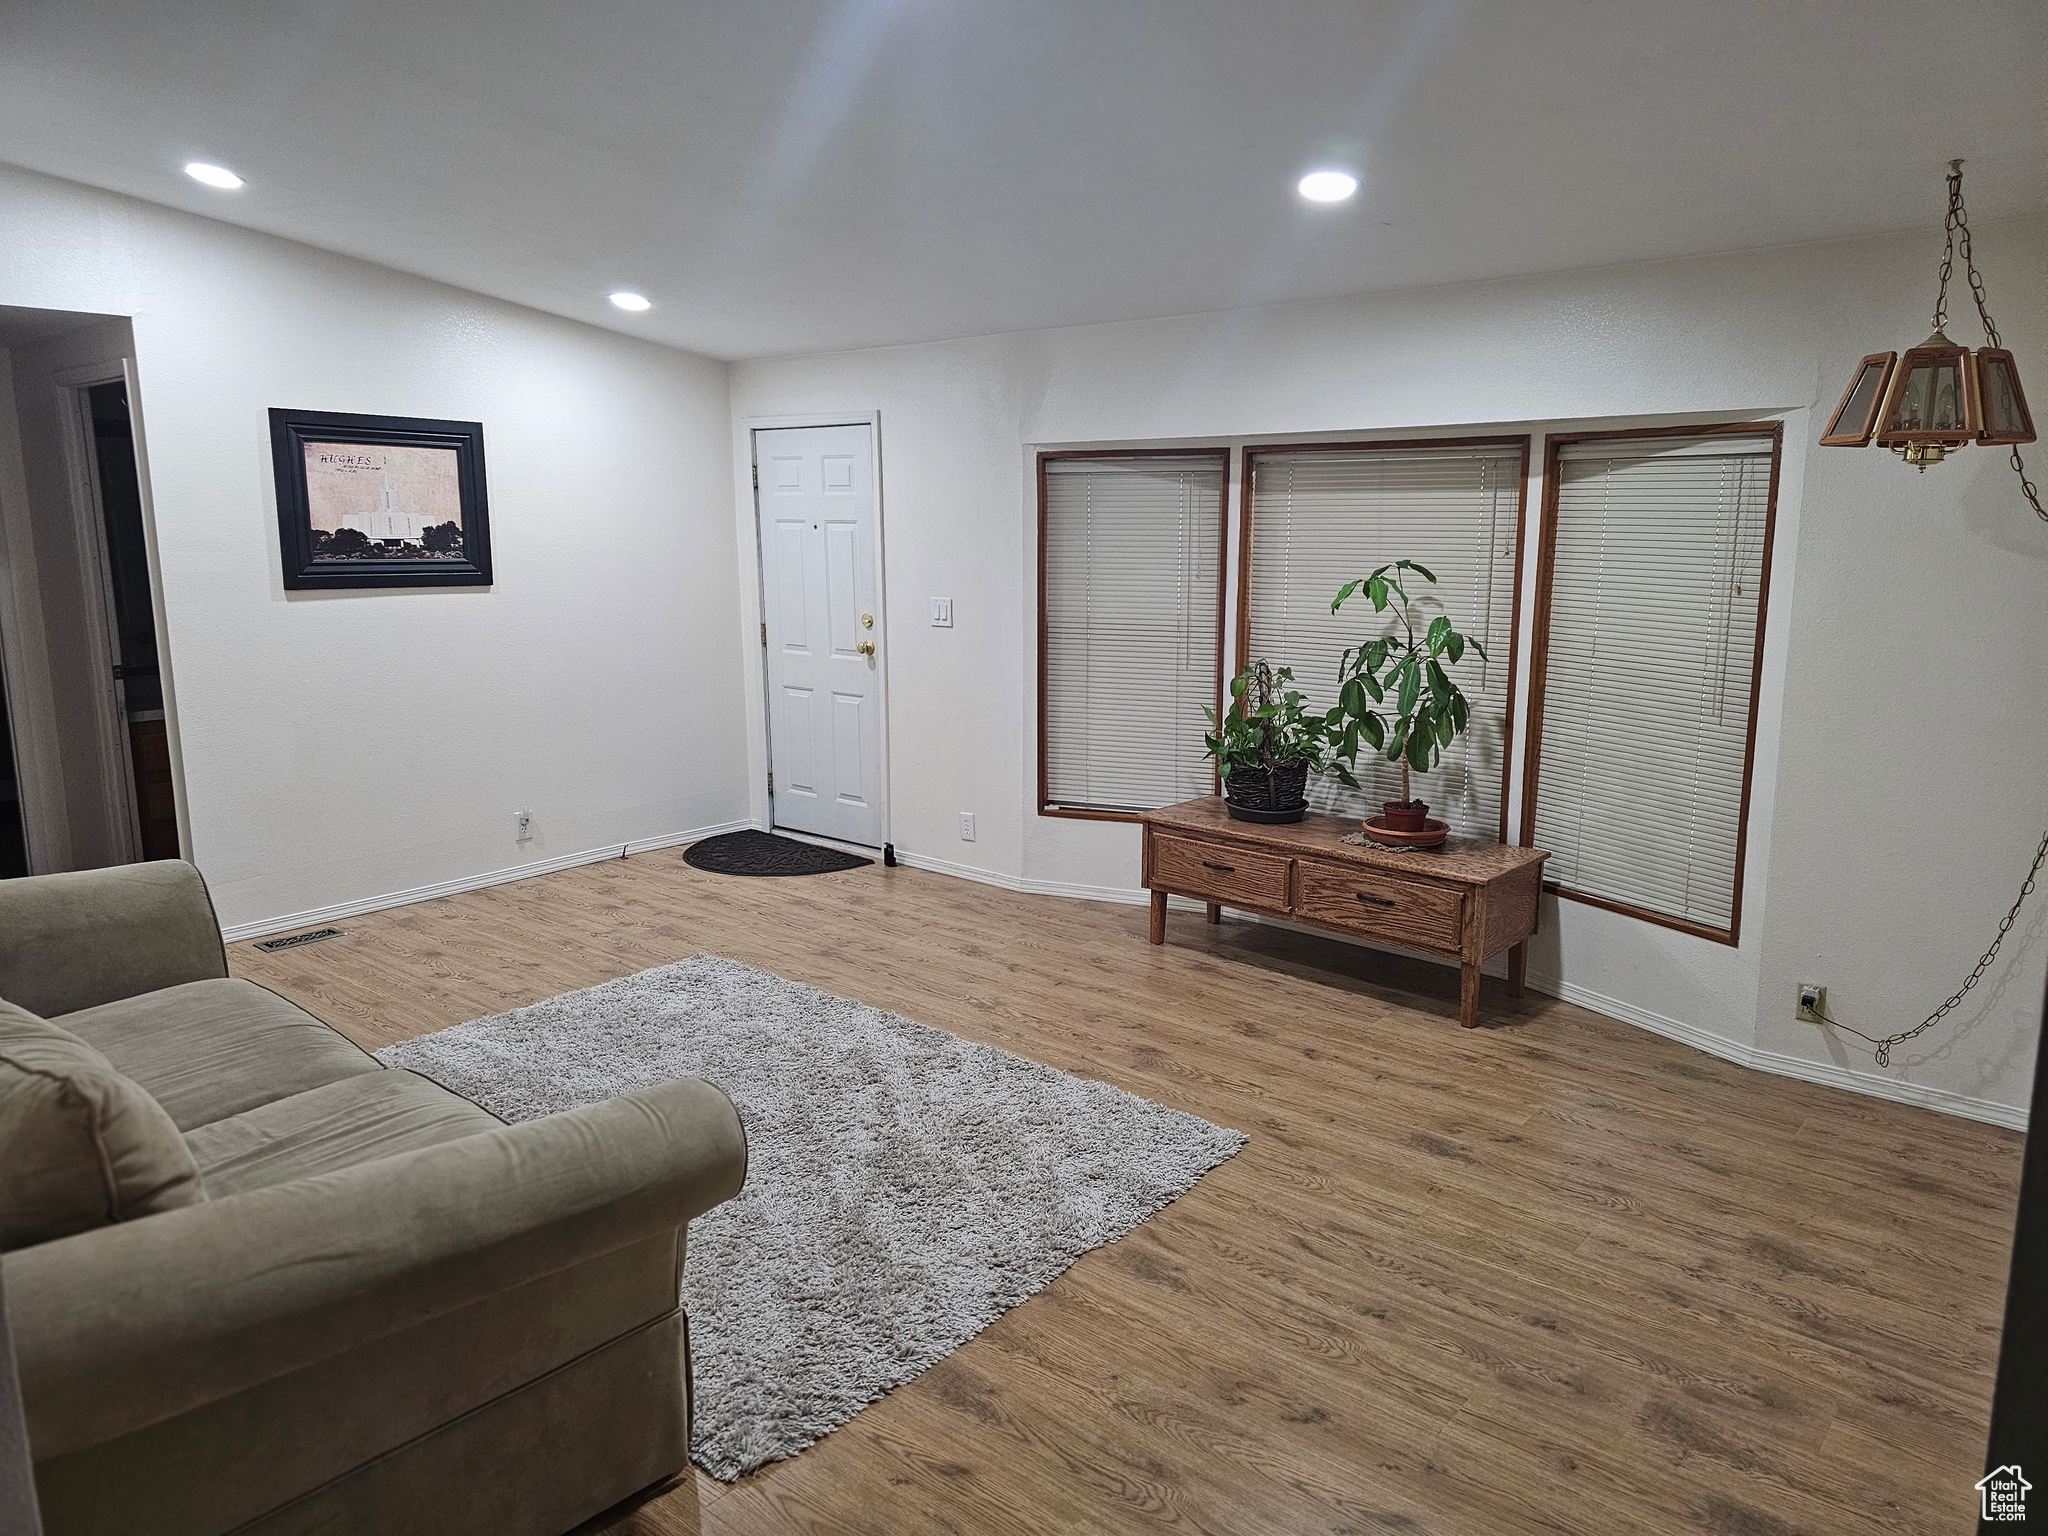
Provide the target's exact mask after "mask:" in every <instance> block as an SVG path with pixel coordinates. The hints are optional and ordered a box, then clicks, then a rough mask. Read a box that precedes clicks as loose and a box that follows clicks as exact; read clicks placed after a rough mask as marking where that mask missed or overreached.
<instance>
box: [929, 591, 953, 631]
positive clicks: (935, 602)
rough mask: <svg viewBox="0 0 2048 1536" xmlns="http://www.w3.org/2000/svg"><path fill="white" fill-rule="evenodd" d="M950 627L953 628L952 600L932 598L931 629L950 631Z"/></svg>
mask: <svg viewBox="0 0 2048 1536" xmlns="http://www.w3.org/2000/svg"><path fill="white" fill-rule="evenodd" d="M952 627H953V599H951V598H950V597H935V598H933V599H932V628H933V629H951V628H952Z"/></svg>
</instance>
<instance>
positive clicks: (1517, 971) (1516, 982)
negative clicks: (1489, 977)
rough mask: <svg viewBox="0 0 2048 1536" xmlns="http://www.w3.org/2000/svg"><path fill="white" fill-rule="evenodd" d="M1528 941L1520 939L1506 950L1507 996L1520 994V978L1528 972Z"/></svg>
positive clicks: (1518, 995)
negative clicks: (1511, 947) (1519, 941)
mask: <svg viewBox="0 0 2048 1536" xmlns="http://www.w3.org/2000/svg"><path fill="white" fill-rule="evenodd" d="M1528 967H1529V941H1528V940H1527V939H1524V940H1522V942H1521V943H1519V944H1517V945H1516V946H1515V947H1514V948H1513V949H1511V950H1509V951H1508V996H1509V997H1520V996H1521V995H1522V978H1523V977H1524V976H1525V975H1526V974H1527V973H1528Z"/></svg>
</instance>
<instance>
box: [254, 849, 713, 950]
mask: <svg viewBox="0 0 2048 1536" xmlns="http://www.w3.org/2000/svg"><path fill="white" fill-rule="evenodd" d="M752 825H753V823H752V822H747V821H729V822H721V823H720V824H719V825H717V826H715V827H698V828H696V829H695V830H694V831H690V832H671V833H669V834H667V835H666V836H663V837H645V838H640V839H637V840H635V841H633V842H628V843H607V844H605V845H604V846H603V847H601V848H586V849H585V850H584V851H583V852H581V853H565V854H562V855H561V856H560V857H558V858H552V859H536V860H534V861H533V862H532V863H531V864H514V865H511V866H509V867H507V868H505V869H493V870H487V871H485V872H484V873H483V874H480V875H464V876H462V877H460V878H459V879H455V880H442V881H439V882H437V883H436V884H434V885H422V886H417V887H415V888H414V889H412V890H409V891H392V892H390V893H388V894H386V895H383V896H365V897H363V898H361V899H360V900H357V901H339V902H336V903H335V904H334V905H333V906H329V907H314V908H313V909H312V910H310V911H307V912H290V913H286V914H285V915H283V916H281V917H262V918H258V919H256V921H254V922H250V923H235V924H233V925H232V926H230V927H225V928H223V929H221V931H220V936H221V941H222V942H223V943H226V944H239V943H240V942H241V941H242V940H244V939H260V938H262V937H263V936H264V935H266V934H272V933H288V932H290V931H291V930H293V929H295V928H312V927H317V926H318V925H319V924H321V923H332V922H338V921H340V920H341V919H342V918H344V917H361V916H362V915H363V914H364V913H365V912H382V911H384V910H385V909H386V908H389V907H406V906H411V905H412V904H413V903H414V902H416V901H432V900H433V899H434V898H435V897H437V896H455V895H458V894H460V893H461V892H463V891H480V890H482V889H484V887H486V886H491V885H509V884H511V882H513V881H514V880H530V879H532V878H533V877H534V876H535V875H551V874H553V873H554V872H555V871H556V870H558V869H574V868H575V867H576V866H577V865H579V864H601V863H603V862H604V861H605V860H606V859H623V858H625V857H627V856H628V855H630V854H635V853H649V852H652V851H653V850H654V849H656V848H673V847H674V846H675V845H676V844H678V843H694V842H696V841H697V839H699V838H700V837H715V836H717V835H718V834H719V833H721V832H737V831H739V830H740V829H741V828H743V827H748V826H752Z"/></svg>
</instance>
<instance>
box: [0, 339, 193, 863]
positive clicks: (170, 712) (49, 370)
mask: <svg viewBox="0 0 2048 1536" xmlns="http://www.w3.org/2000/svg"><path fill="white" fill-rule="evenodd" d="M133 359H134V345H133V337H132V333H131V330H130V326H129V322H128V321H127V320H126V319H125V318H123V317H120V316H109V315H92V314H80V313H74V312H69V311H60V310H34V309H19V308H8V307H0V878H6V877H8V876H12V875H19V874H47V873H53V872H57V871H61V870H70V869H94V868H99V867H101V866H104V865H111V864H129V863H135V862H138V861H140V860H144V859H164V858H177V857H178V856H179V854H180V851H181V846H182V844H181V838H180V832H179V823H180V818H179V805H180V786H179V785H178V783H177V775H176V768H175V765H176V761H177V752H176V741H177V728H176V707H175V702H174V700H173V699H172V697H171V694H170V688H169V683H168V678H167V675H166V674H167V668H166V666H165V662H164V658H163V656H162V655H161V646H162V635H163V622H162V613H161V601H162V599H161V581H160V577H159V575H158V572H157V570H156V568H155V558H154V548H153V540H152V537H151V523H150V512H149V487H148V483H147V477H146V470H145V467H144V466H145V465H146V463H147V454H146V452H145V451H144V447H143V442H142V437H141V431H140V427H139V402H138V400H137V396H136V384H135V366H134V360H133Z"/></svg>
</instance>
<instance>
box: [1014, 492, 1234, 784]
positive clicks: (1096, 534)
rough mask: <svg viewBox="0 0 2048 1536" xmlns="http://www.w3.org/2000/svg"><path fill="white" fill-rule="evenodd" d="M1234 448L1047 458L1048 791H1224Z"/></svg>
mask: <svg viewBox="0 0 2048 1536" xmlns="http://www.w3.org/2000/svg"><path fill="white" fill-rule="evenodd" d="M1225 463H1226V460H1225V459H1224V458H1223V457H1222V456H1221V455H1212V456H1207V457H1193V456H1190V457H1187V458H1178V457H1176V458H1143V457H1133V458H1127V459H1083V458H1074V459H1056V458H1055V459H1047V460H1045V461H1044V472H1045V491H1044V505H1043V507H1042V509H1041V513H1040V515H1041V516H1042V517H1043V519H1044V527H1043V537H1044V541H1045V547H1044V553H1043V560H1044V571H1043V579H1044V594H1043V601H1044V618H1045V654H1044V656H1043V657H1041V658H1040V665H1041V666H1042V667H1043V668H1044V678H1045V695H1044V697H1045V718H1044V720H1043V722H1042V723H1041V729H1042V730H1043V731H1044V751H1045V783H1044V794H1045V803H1046V804H1047V805H1051V806H1073V807H1086V808H1091V809H1102V810H1148V809H1152V808H1154V807H1157V806H1162V805H1172V804H1174V803H1175V802H1176V801H1180V800H1189V799H1193V798H1194V797H1195V796H1197V795H1206V794H1208V793H1210V791H1211V789H1212V787H1213V779H1212V777H1211V767H1210V763H1209V760H1208V759H1207V758H1206V757H1205V756H1204V755H1203V749H1202V735H1203V733H1204V732H1205V731H1206V730H1207V729H1208V722H1207V721H1206V720H1205V719H1204V718H1203V715H1202V709H1203V706H1205V705H1208V706H1214V704H1215V702H1216V689H1217V676H1216V662H1217V658H1216V650H1217V638H1218V629H1217V625H1218V616H1219V614H1220V612H1221V607H1220V604H1221V601H1222V597H1221V584H1222V583H1221V573H1220V571H1219V570H1218V568H1217V560H1218V558H1219V555H1220V546H1221V543H1222V534H1223V477H1224V466H1225Z"/></svg>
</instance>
